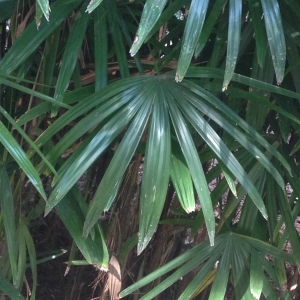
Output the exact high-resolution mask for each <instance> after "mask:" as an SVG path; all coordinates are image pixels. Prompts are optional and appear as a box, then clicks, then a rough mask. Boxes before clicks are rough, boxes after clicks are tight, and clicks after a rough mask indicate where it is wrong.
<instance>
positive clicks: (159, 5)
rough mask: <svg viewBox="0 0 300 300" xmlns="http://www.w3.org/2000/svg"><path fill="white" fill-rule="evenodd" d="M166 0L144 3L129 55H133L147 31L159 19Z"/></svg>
mask: <svg viewBox="0 0 300 300" xmlns="http://www.w3.org/2000/svg"><path fill="white" fill-rule="evenodd" d="M166 3H167V0H148V1H146V3H145V6H144V10H143V13H142V17H141V20H140V23H139V28H138V31H137V33H136V35H135V38H134V41H133V45H132V46H131V48H130V54H131V56H134V55H135V54H136V53H137V51H138V50H139V49H140V47H141V46H142V44H143V42H144V40H145V38H146V37H147V35H148V33H149V32H150V30H151V29H152V27H153V26H154V25H155V23H156V22H157V20H158V19H159V17H160V15H161V13H162V11H163V9H164V7H165V5H166Z"/></svg>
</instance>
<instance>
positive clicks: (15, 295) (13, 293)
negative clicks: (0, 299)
mask: <svg viewBox="0 0 300 300" xmlns="http://www.w3.org/2000/svg"><path fill="white" fill-rule="evenodd" d="M0 290H1V291H2V292H3V293H4V294H5V295H7V296H8V297H10V298H11V299H14V300H24V297H23V296H22V295H21V294H20V293H19V291H17V290H16V289H15V287H14V286H13V285H12V284H11V283H10V282H9V281H8V280H7V279H6V278H4V277H2V276H0Z"/></svg>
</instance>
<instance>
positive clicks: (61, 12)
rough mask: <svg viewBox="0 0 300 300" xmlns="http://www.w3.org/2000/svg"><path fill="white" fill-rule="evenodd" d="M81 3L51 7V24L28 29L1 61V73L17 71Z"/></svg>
mask: <svg viewBox="0 0 300 300" xmlns="http://www.w3.org/2000/svg"><path fill="white" fill-rule="evenodd" d="M79 3H81V0H74V1H66V0H59V1H55V2H54V3H53V4H52V5H51V18H50V20H49V22H43V21H42V22H41V25H40V27H39V29H37V28H36V24H35V22H34V21H33V22H31V24H30V25H28V26H27V27H26V29H25V30H24V32H23V33H22V35H21V36H20V37H19V38H18V39H17V40H16V41H15V42H14V44H13V45H12V47H10V49H9V51H8V52H7V54H6V55H5V56H4V57H3V58H2V59H1V61H0V73H3V74H11V73H12V72H13V71H14V70H16V69H17V68H18V67H19V66H20V65H21V64H22V63H23V62H24V61H25V60H26V59H27V58H28V57H29V56H30V55H31V54H32V53H33V52H34V51H36V49H38V47H39V46H40V44H41V43H42V42H43V41H44V40H45V39H46V38H47V36H48V35H49V34H50V33H51V32H53V31H54V30H55V28H56V27H58V26H59V25H60V24H61V23H62V22H63V21H64V20H65V19H66V18H67V16H69V14H70V13H71V12H72V11H74V10H75V9H76V8H77V6H78V5H79Z"/></svg>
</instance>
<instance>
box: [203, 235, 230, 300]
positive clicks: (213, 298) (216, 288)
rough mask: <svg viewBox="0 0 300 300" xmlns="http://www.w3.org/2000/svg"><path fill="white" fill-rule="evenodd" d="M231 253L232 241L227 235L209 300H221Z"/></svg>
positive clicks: (225, 285)
mask: <svg viewBox="0 0 300 300" xmlns="http://www.w3.org/2000/svg"><path fill="white" fill-rule="evenodd" d="M232 252H233V239H232V236H231V235H228V239H227V240H226V242H225V247H224V250H223V254H222V258H221V259H220V262H219V264H218V269H217V273H216V276H215V280H214V282H213V285H212V287H211V291H210V294H209V300H223V299H224V296H225V292H226V287H227V284H228V277H229V271H230V263H231V256H232V254H233V253H232Z"/></svg>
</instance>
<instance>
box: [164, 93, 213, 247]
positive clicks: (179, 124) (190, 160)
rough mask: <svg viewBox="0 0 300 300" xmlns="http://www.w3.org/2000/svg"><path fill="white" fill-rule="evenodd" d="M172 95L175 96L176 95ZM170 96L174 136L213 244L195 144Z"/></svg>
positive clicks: (209, 209)
mask: <svg viewBox="0 0 300 300" xmlns="http://www.w3.org/2000/svg"><path fill="white" fill-rule="evenodd" d="M169 93H170V95H172V90H169ZM172 96H173V97H176V95H172ZM172 96H171V99H170V101H169V102H168V104H169V110H170V116H171V119H172V123H173V126H174V129H175V132H176V136H177V138H178V141H179V144H180V146H181V150H182V153H183V155H184V157H185V160H186V163H187V165H188V167H189V170H190V172H191V175H192V179H193V182H194V185H195V188H196V190H197V193H198V196H199V200H200V203H201V207H202V211H203V215H204V218H205V223H206V227H207V231H208V235H209V239H210V243H211V245H213V244H214V235H215V218H214V213H213V208H212V204H211V199H210V192H209V189H208V185H207V182H206V178H205V174H204V171H203V168H202V166H201V162H200V159H199V156H198V153H197V150H196V147H195V144H194V142H193V140H192V137H191V135H190V131H189V130H188V127H187V124H186V121H185V120H184V118H183V116H182V114H181V112H180V111H179V109H178V107H177V106H176V104H175V103H174V102H173V101H172Z"/></svg>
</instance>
